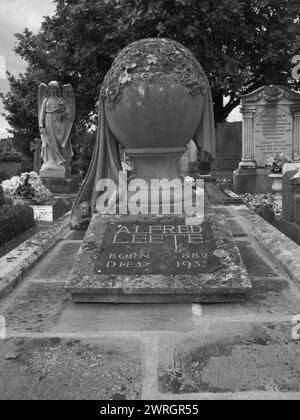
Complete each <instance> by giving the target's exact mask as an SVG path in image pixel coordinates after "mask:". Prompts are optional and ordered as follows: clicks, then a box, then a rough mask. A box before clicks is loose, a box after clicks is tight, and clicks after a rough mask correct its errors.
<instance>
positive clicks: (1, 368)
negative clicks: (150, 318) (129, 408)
mask: <svg viewBox="0 0 300 420" xmlns="http://www.w3.org/2000/svg"><path fill="white" fill-rule="evenodd" d="M11 348H13V351H14V352H15V351H16V350H17V359H16V360H5V357H4V356H5V355H6V354H7V353H9V352H10V351H11ZM141 353H142V345H141V343H140V341H139V340H137V339H115V338H112V339H110V338H101V342H99V341H97V340H92V339H89V340H80V339H61V338H59V337H52V338H46V339H43V338H40V339H32V340H31V339H18V340H6V341H5V342H4V341H3V342H2V343H0V374H1V378H6V380H5V381H2V380H1V381H0V395H1V399H2V400H18V399H25V400H69V399H72V400H79V399H81V400H116V399H118V400H120V399H121V400H135V399H139V398H140V395H141V388H142V384H141V381H142V360H141Z"/></svg>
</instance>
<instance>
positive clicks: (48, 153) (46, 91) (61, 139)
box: [38, 81, 79, 193]
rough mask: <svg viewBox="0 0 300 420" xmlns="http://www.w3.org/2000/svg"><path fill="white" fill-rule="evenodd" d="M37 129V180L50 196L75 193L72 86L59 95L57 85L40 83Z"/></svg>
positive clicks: (74, 109) (64, 88) (76, 183)
mask: <svg viewBox="0 0 300 420" xmlns="http://www.w3.org/2000/svg"><path fill="white" fill-rule="evenodd" d="M38 104H39V114H38V118H39V128H40V134H41V140H42V146H41V158H42V160H43V164H42V167H41V169H40V176H41V178H42V180H43V182H44V184H45V185H46V186H47V188H48V189H49V190H50V191H51V192H53V193H72V192H74V191H76V190H77V189H78V183H79V177H74V176H72V175H71V160H72V156H73V150H72V144H71V141H70V133H71V130H72V127H73V124H74V119H75V113H76V104H75V96H74V92H73V89H72V86H71V85H64V86H63V89H62V93H61V91H60V86H59V83H58V82H57V81H52V82H50V83H49V85H48V86H47V85H45V84H44V83H41V85H40V87H39V93H38Z"/></svg>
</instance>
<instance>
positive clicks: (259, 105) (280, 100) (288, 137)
mask: <svg viewBox="0 0 300 420" xmlns="http://www.w3.org/2000/svg"><path fill="white" fill-rule="evenodd" d="M241 99H242V108H241V112H242V114H243V157H242V160H241V162H240V165H239V168H238V170H237V171H235V173H234V186H235V189H236V191H238V192H240V193H244V192H250V193H266V192H270V191H271V190H272V189H271V188H272V183H271V182H270V180H268V174H269V172H270V168H268V169H267V170H266V169H265V166H266V161H267V159H268V158H270V157H275V156H276V155H279V154H281V153H284V154H285V155H286V156H287V157H289V158H294V157H296V156H297V155H299V153H300V130H299V127H300V112H299V110H300V94H299V92H295V91H293V90H291V89H289V88H287V87H284V86H274V85H271V86H264V87H261V88H259V89H257V90H256V91H254V92H251V93H249V94H246V95H242V96H241ZM262 170H265V173H264V172H263V171H262Z"/></svg>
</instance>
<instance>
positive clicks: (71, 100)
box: [62, 85, 76, 147]
mask: <svg viewBox="0 0 300 420" xmlns="http://www.w3.org/2000/svg"><path fill="white" fill-rule="evenodd" d="M63 98H64V101H65V106H66V108H67V116H66V120H65V124H66V131H65V135H64V139H63V142H62V146H63V147H65V145H66V143H67V141H68V138H69V136H70V133H71V130H72V127H73V124H74V120H75V115H76V100H75V95H74V91H73V88H72V86H71V85H64V86H63Z"/></svg>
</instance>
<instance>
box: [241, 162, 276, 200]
mask: <svg viewBox="0 0 300 420" xmlns="http://www.w3.org/2000/svg"><path fill="white" fill-rule="evenodd" d="M269 173H270V169H269V168H238V169H237V170H236V171H234V172H233V185H234V190H235V191H236V192H237V193H239V194H244V193H261V194H265V193H269V192H272V180H271V179H270V178H269V176H268V175H269Z"/></svg>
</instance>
